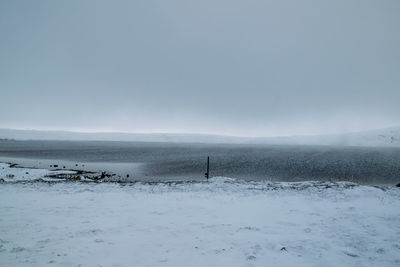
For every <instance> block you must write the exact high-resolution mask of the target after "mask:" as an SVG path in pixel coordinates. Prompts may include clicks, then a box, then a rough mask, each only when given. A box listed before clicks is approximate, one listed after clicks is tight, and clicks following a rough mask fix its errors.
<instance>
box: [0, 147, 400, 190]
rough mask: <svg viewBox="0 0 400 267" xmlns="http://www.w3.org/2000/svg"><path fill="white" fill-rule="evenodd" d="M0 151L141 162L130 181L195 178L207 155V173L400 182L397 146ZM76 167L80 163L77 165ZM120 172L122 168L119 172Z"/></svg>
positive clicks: (200, 176)
mask: <svg viewBox="0 0 400 267" xmlns="http://www.w3.org/2000/svg"><path fill="white" fill-rule="evenodd" d="M0 156H1V157H13V158H26V159H48V160H54V161H55V162H56V161H57V160H60V161H62V160H64V161H70V162H79V163H91V162H92V163H94V162H96V163H100V164H98V165H99V166H104V170H105V171H110V170H109V169H107V166H111V165H112V164H115V166H118V164H120V163H124V164H125V165H129V163H144V164H143V165H142V168H141V170H140V171H137V172H136V173H131V175H130V178H129V179H132V180H146V181H151V180H166V179H177V180H199V179H203V178H204V176H203V175H204V172H205V167H206V166H205V164H206V159H207V156H210V161H211V175H212V176H227V177H232V178H241V179H245V180H274V181H301V180H333V181H339V180H340V181H354V182H358V183H372V184H397V183H399V182H400V148H373V147H331V146H282V145H280V146H279V145H237V144H236V145H230V144H187V143H144V142H111V141H106V142H101V141H12V140H1V141H0ZM80 166H81V165H80ZM121 173H123V172H121Z"/></svg>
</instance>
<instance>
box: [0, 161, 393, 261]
mask: <svg viewBox="0 0 400 267" xmlns="http://www.w3.org/2000/svg"><path fill="white" fill-rule="evenodd" d="M3 168H4V169H3ZM26 172H28V173H29V175H28V174H26ZM47 172H48V171H46V170H31V169H23V168H9V167H8V165H6V164H1V165H0V178H3V179H4V180H5V182H2V183H0V266H47V265H50V266H400V189H398V188H394V187H392V188H389V187H387V188H376V187H370V186H354V185H352V184H347V183H317V182H306V183H267V182H264V183H249V182H246V183H245V182H237V181H234V180H230V179H227V178H214V179H212V181H210V182H209V183H183V184H161V183H160V184H140V183H136V184H126V185H123V184H116V183H88V182H57V183H46V182H33V181H32V180H34V179H36V178H40V177H42V176H44V175H46V174H47ZM11 173H14V175H15V176H14V177H10V176H8V178H7V177H5V176H7V175H8V174H11ZM23 175H25V178H23V179H22V176H23ZM15 179H19V180H26V182H22V181H19V182H14V180H15Z"/></svg>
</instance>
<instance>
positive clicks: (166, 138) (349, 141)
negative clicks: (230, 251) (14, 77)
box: [0, 126, 400, 147]
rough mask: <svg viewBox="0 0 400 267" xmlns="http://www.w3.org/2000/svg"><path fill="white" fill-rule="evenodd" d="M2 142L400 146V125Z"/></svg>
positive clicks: (44, 135) (35, 135)
mask: <svg viewBox="0 0 400 267" xmlns="http://www.w3.org/2000/svg"><path fill="white" fill-rule="evenodd" d="M0 139H16V140H73V141H77V140H85V141H136V142H175V143H177V142H184V143H231V144H275V145H283V144H286V145H339V146H386V147H400V126H399V127H392V128H384V129H376V130H370V131H362V132H354V133H343V134H329V135H304V136H278V137H235V136H223V135H205V134H175V133H149V134H145V133H119V132H97V133H82V132H69V131H37V130H14V129H0Z"/></svg>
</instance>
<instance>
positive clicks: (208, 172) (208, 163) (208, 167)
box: [204, 157, 210, 180]
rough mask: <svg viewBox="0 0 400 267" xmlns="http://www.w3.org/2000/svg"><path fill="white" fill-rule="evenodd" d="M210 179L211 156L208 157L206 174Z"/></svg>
mask: <svg viewBox="0 0 400 267" xmlns="http://www.w3.org/2000/svg"><path fill="white" fill-rule="evenodd" d="M204 175H205V176H206V178H207V180H208V178H209V177H210V157H207V172H206V173H205V174H204Z"/></svg>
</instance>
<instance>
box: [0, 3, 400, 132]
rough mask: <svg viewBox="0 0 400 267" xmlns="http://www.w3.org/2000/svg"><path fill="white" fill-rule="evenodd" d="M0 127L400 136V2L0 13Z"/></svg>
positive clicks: (32, 8)
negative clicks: (399, 131)
mask: <svg viewBox="0 0 400 267" xmlns="http://www.w3.org/2000/svg"><path fill="white" fill-rule="evenodd" d="M0 93H1V94H0V114H1V116H0V128H20V129H56V130H60V129H62V130H78V131H124V132H177V133H214V134H228V135H239V136H273V135H297V134H319V133H334V132H343V131H355V130H364V129H371V128H380V127H386V126H394V125H400V104H399V101H400V1H399V0H379V1H378V0H373V1H369V0H359V1H355V0H343V1H340V0H335V1H331V0H329V1H323V0H315V1H300V0H293V1H285V0H279V1H278V0H276V1H267V0H262V1H261V0H260V1H253V0H248V1H244V0H242V1H235V0H223V1H221V0H201V1H190V0H181V1H176V0H168V1H165V0H160V1H153V0H143V1H99V0H93V1H86V0H79V1H78V0H77V1H71V0H69V1H54V0H49V1H39V0H38V1H30V0H27V1H19V0H2V1H0Z"/></svg>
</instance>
